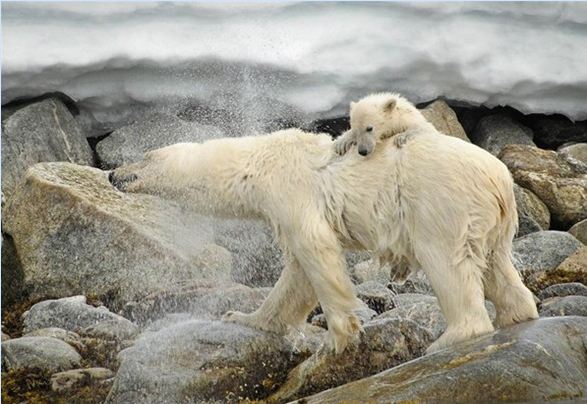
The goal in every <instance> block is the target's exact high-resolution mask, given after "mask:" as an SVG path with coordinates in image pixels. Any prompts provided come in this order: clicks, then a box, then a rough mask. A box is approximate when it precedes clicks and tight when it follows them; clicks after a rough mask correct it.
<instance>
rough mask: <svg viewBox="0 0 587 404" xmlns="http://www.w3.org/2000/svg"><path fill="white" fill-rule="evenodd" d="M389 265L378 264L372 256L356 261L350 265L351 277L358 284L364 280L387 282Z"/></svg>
mask: <svg viewBox="0 0 587 404" xmlns="http://www.w3.org/2000/svg"><path fill="white" fill-rule="evenodd" d="M390 271H391V267H390V266H389V265H387V264H385V265H380V264H379V261H378V260H374V259H373V258H369V259H366V260H364V261H362V262H358V263H356V264H355V265H354V266H352V267H351V270H350V273H351V278H352V279H353V280H354V281H355V282H356V283H358V284H361V283H365V282H379V283H383V282H388V281H389V278H390Z"/></svg>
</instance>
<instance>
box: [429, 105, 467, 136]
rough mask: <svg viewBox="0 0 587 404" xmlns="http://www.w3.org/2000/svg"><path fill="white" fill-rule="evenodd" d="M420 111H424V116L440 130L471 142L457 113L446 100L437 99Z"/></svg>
mask: <svg viewBox="0 0 587 404" xmlns="http://www.w3.org/2000/svg"><path fill="white" fill-rule="evenodd" d="M420 112H422V115H424V118H426V120H427V121H428V122H430V123H431V124H432V125H434V127H435V128H436V130H438V131H439V132H441V133H444V134H445V135H449V136H454V137H458V138H459V139H463V140H466V141H467V142H470V140H469V138H468V137H467V134H466V133H465V130H464V129H463V127H462V126H461V124H460V122H459V120H458V118H457V114H455V112H454V111H453V110H452V109H451V107H449V106H448V104H447V103H446V102H445V101H444V100H436V101H434V102H433V103H432V104H430V105H428V106H427V107H426V108H424V109H422V110H420Z"/></svg>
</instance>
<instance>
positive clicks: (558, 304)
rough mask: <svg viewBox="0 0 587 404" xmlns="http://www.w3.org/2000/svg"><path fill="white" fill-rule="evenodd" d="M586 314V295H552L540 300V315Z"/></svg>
mask: <svg viewBox="0 0 587 404" xmlns="http://www.w3.org/2000/svg"><path fill="white" fill-rule="evenodd" d="M555 316H584V317H585V316H587V296H565V297H553V298H550V299H547V300H545V301H544V302H542V307H541V308H540V317H555Z"/></svg>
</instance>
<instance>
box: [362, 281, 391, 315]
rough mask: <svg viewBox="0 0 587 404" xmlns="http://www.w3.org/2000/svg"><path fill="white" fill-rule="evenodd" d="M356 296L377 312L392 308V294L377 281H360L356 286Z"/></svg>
mask: <svg viewBox="0 0 587 404" xmlns="http://www.w3.org/2000/svg"><path fill="white" fill-rule="evenodd" d="M356 291H357V297H358V298H359V299H361V300H362V301H363V302H365V303H366V304H367V306H369V308H370V309H372V310H374V311H376V312H377V313H383V312H384V311H387V310H391V309H393V307H394V306H393V297H394V294H393V292H392V291H391V290H389V289H388V288H386V287H385V286H384V285H382V284H380V283H379V282H377V281H369V282H364V283H361V284H360V285H358V286H357V288H356Z"/></svg>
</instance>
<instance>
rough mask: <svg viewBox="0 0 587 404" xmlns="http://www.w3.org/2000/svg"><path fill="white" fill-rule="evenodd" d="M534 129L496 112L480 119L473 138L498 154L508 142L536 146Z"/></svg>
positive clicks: (480, 144)
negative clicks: (533, 139)
mask: <svg viewBox="0 0 587 404" xmlns="http://www.w3.org/2000/svg"><path fill="white" fill-rule="evenodd" d="M532 137H533V134H532V130H531V129H529V128H527V127H525V126H524V125H522V124H520V123H518V122H516V121H514V120H513V119H512V117H511V116H509V115H508V114H495V115H489V116H486V117H483V118H481V119H480V120H479V123H478V124H477V127H476V128H475V130H474V131H473V134H472V136H471V139H472V140H473V142H474V143H475V144H477V145H478V146H480V147H482V148H484V149H485V150H487V151H488V152H490V153H491V154H493V155H495V156H497V155H499V153H500V152H501V150H502V149H503V148H504V146H506V145H508V144H524V145H531V146H536V145H535V144H534V142H533V141H532Z"/></svg>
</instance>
